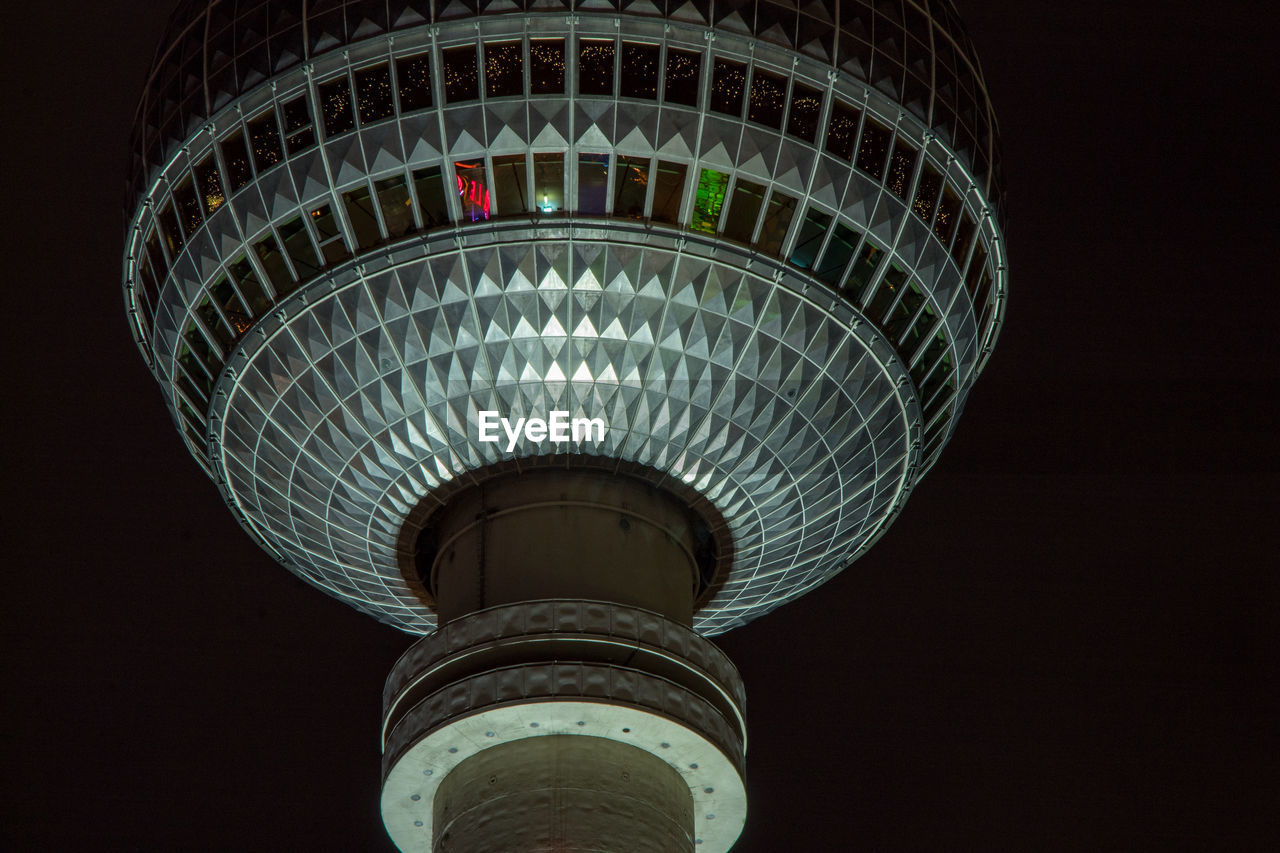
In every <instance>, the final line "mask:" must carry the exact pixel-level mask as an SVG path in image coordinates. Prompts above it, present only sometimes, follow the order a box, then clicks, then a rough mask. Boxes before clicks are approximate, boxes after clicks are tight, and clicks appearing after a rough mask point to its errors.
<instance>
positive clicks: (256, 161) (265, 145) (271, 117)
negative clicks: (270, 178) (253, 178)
mask: <svg viewBox="0 0 1280 853" xmlns="http://www.w3.org/2000/svg"><path fill="white" fill-rule="evenodd" d="M249 143H250V147H251V148H252V149H253V167H254V168H255V169H257V170H258V174H262V173H263V172H265V171H266V170H267V169H270V168H271V167H272V166H274V165H275V164H277V163H279V162H280V161H281V160H283V159H284V147H283V146H282V145H281V143H280V129H279V128H278V127H276V113H275V110H267V111H266V112H265V113H263V114H262V115H260V116H258V117H257V118H255V119H253V120H252V121H250V122H249Z"/></svg>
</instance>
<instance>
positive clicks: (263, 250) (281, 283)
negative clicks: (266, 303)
mask: <svg viewBox="0 0 1280 853" xmlns="http://www.w3.org/2000/svg"><path fill="white" fill-rule="evenodd" d="M253 251H254V254H256V255H257V256H258V260H259V261H261V262H262V269H263V270H265V271H266V273H267V280H268V281H270V282H271V289H272V290H274V291H275V292H276V296H277V297H280V296H285V295H286V294H289V293H292V292H293V289H294V287H295V283H294V280H293V275H292V274H291V273H290V272H289V266H288V265H287V264H286V263H285V262H284V255H282V254H280V244H279V243H277V242H276V237H275V235H274V234H271V233H268V234H267V236H266V237H263V238H262V239H261V240H259V241H258V242H257V243H255V244H254V246H253Z"/></svg>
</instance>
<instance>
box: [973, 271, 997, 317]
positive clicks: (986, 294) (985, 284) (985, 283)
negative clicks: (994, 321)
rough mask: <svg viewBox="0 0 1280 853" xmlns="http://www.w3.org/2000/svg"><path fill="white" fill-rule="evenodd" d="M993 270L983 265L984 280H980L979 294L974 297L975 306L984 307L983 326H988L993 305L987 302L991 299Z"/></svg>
mask: <svg viewBox="0 0 1280 853" xmlns="http://www.w3.org/2000/svg"><path fill="white" fill-rule="evenodd" d="M992 281H993V279H992V277H991V269H990V268H989V267H988V266H987V265H986V264H983V265H982V278H980V279H979V280H978V294H977V296H975V297H974V300H973V304H974V306H975V307H977V306H981V307H982V315H983V320H982V326H984V327H985V326H986V324H987V323H986V320H987V315H989V314H990V313H991V303H990V302H988V301H987V300H988V299H990V297H991V282H992Z"/></svg>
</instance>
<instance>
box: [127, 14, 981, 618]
mask: <svg viewBox="0 0 1280 853" xmlns="http://www.w3.org/2000/svg"><path fill="white" fill-rule="evenodd" d="M949 5H950V4H938V3H933V4H931V5H924V4H914V3H911V2H908V3H905V4H899V3H889V4H875V7H876V8H875V11H873V10H872V9H871V8H870V4H861V3H847V4H846V3H841V4H838V8H832V7H831V5H830V4H813V5H812V6H805V7H800V6H793V5H788V4H773V3H765V2H761V3H758V4H752V3H745V4H744V3H736V4H725V3H720V2H717V3H716V4H714V5H713V4H711V3H709V2H708V3H706V4H703V6H705V9H703V7H702V6H700V5H698V4H686V5H684V6H681V7H680V9H678V10H676V9H673V10H669V12H670V14H669V15H666V16H665V17H664V12H663V10H662V9H660V8H659V7H657V6H652V5H651V4H647V3H637V4H632V5H631V6H628V7H627V8H625V9H617V8H614V7H613V6H611V5H610V4H605V3H601V4H598V8H595V7H590V8H589V4H579V5H578V7H577V8H576V9H574V10H572V12H573V14H571V15H566V11H568V10H566V9H565V8H564V7H562V6H561V5H560V4H543V3H534V4H529V9H528V10H526V11H525V12H521V11H520V9H519V8H517V7H518V6H519V4H515V3H509V4H504V5H503V6H502V9H501V10H499V8H498V5H497V4H492V5H490V6H487V7H486V8H485V9H477V8H474V7H466V6H464V5H463V4H443V3H440V4H436V5H435V6H428V7H425V8H423V9H416V10H415V9H414V8H413V4H390V5H387V4H384V3H375V4H369V3H348V4H342V3H331V4H325V6H324V8H325V10H326V11H323V12H322V11H318V10H319V9H320V6H321V4H309V5H307V4H304V8H303V11H302V14H301V15H299V16H296V18H291V17H290V16H289V15H290V13H289V12H288V10H282V9H280V8H277V6H276V5H275V4H231V3H213V4H209V5H208V6H207V7H206V6H205V5H204V4H200V5H199V7H198V8H196V7H192V8H187V7H185V6H184V7H182V8H180V9H179V12H178V13H177V14H176V15H175V18H174V21H175V24H174V27H173V29H172V37H171V38H168V39H167V40H166V44H167V45H168V47H167V48H163V49H162V51H161V54H160V56H159V57H158V60H157V64H156V70H155V71H154V72H153V74H152V82H151V86H150V88H149V90H148V91H149V94H148V96H147V97H146V98H145V99H144V102H143V105H142V107H141V109H140V124H139V138H138V144H137V150H138V160H137V162H136V164H135V165H136V168H135V176H134V188H135V189H134V192H135V195H134V198H135V199H136V201H137V203H136V205H135V212H134V215H133V218H132V222H131V236H130V253H129V257H128V259H127V261H126V267H125V285H126V298H127V301H128V305H129V307H130V310H131V312H132V313H133V316H134V318H135V331H136V333H137V336H138V340H139V346H140V348H141V349H142V351H143V353H144V355H145V356H146V357H147V359H148V361H149V363H150V364H151V366H152V369H153V370H154V372H155V374H156V376H157V379H159V380H160V382H161V384H162V385H163V386H164V388H165V389H166V394H167V398H168V400H169V402H170V405H171V409H172V412H173V415H174V418H175V421H176V423H177V424H178V426H179V428H180V429H182V430H183V432H184V434H185V436H186V439H187V442H188V444H189V446H190V448H191V449H192V452H193V454H194V455H195V456H196V458H197V459H198V460H199V461H200V462H201V464H202V465H203V466H204V467H205V468H206V470H207V471H208V472H209V473H210V475H211V476H212V477H213V478H214V479H215V480H216V481H217V482H218V484H219V487H220V488H221V489H222V491H223V494H224V497H225V498H226V500H227V502H228V504H229V506H230V507H231V508H232V509H233V511H234V512H235V513H236V514H237V517H238V518H239V519H240V521H241V523H242V524H243V525H244V526H245V527H246V528H247V529H248V530H249V531H250V532H251V533H252V534H253V535H254V536H255V537H256V538H257V539H258V540H259V541H260V542H261V543H262V544H263V545H264V547H266V548H267V550H269V551H270V552H271V553H272V554H274V555H275V556H276V557H277V558H278V559H280V560H281V561H282V562H283V563H284V564H285V565H287V566H288V567H289V568H290V569H291V570H293V571H295V572H296V573H297V574H299V575H300V576H301V577H303V578H305V579H306V580H308V581H309V582H311V583H313V584H315V585H317V586H319V587H321V588H324V589H325V590H326V591H328V592H330V593H331V594H333V595H336V596H338V597H340V598H342V599H344V600H346V601H348V602H350V603H352V604H353V605H354V606H356V607H357V608H359V609H361V610H363V611H365V612H368V613H371V614H372V615H375V616H376V617H378V618H380V619H383V620H384V621H388V622H390V623H391V624H394V625H397V626H398V627H401V628H403V629H405V630H408V631H412V632H418V633H421V632H427V631H429V630H431V629H432V628H433V627H434V625H435V621H434V617H433V615H432V613H431V612H430V611H429V609H427V608H426V607H425V606H424V605H423V603H422V602H421V601H420V600H418V598H417V597H415V595H414V594H413V593H412V591H411V590H410V589H409V587H408V586H407V585H406V584H405V582H404V579H403V578H402V577H401V575H400V571H399V568H398V562H397V561H398V558H399V555H398V554H397V551H396V548H397V539H398V536H399V534H400V532H401V528H402V526H403V525H404V522H405V519H406V517H407V516H408V515H409V513H410V512H411V511H412V509H413V508H414V507H415V506H416V505H418V504H419V503H420V502H421V501H423V500H429V499H430V496H431V495H432V494H433V492H434V491H435V490H437V489H439V488H440V487H441V486H442V485H443V484H445V483H447V482H450V481H452V480H455V479H456V478H459V477H465V476H467V472H469V471H472V470H475V469H478V468H482V467H485V466H489V465H493V464H496V463H501V462H504V461H507V460H512V459H516V460H518V459H522V458H529V457H533V456H538V455H540V453H539V451H538V449H537V448H534V447H529V446H525V445H522V446H519V447H517V448H516V449H515V450H514V451H512V452H510V453H508V452H506V451H504V450H503V449H502V448H501V447H499V446H497V445H491V444H484V443H481V442H478V441H477V430H476V417H477V413H478V411H480V410H482V409H495V410H500V411H502V412H504V413H505V414H511V415H512V416H513V417H514V416H520V415H529V414H544V413H545V412H547V411H550V410H552V409H563V410H567V411H570V412H572V413H573V414H575V415H580V416H585V417H596V416H602V417H604V418H605V419H606V420H607V421H608V425H609V430H608V434H607V436H606V440H605V441H604V442H603V443H602V444H600V445H597V446H592V447H590V448H583V449H582V452H586V453H590V454H592V455H595V456H599V457H603V458H611V459H618V460H623V461H626V462H629V463H636V464H638V465H643V466H646V467H647V468H648V469H651V470H653V471H655V472H657V476H658V477H659V478H670V479H671V480H673V481H677V482H679V483H681V484H683V485H685V486H688V487H690V488H692V489H694V490H696V491H698V492H699V493H700V494H702V495H703V496H704V497H705V498H706V499H707V500H709V501H711V502H712V503H713V504H714V505H715V507H716V509H717V510H718V511H719V513H720V514H721V515H722V516H723V518H724V520H725V523H726V525H727V526H728V532H729V534H730V536H731V537H732V540H733V543H734V563H733V567H732V571H731V573H730V575H729V578H728V579H727V581H726V582H725V583H724V584H723V585H722V586H721V587H720V588H719V589H718V590H717V592H716V594H715V596H714V598H713V599H712V600H711V601H710V602H708V603H707V604H706V605H705V606H704V607H703V608H702V609H701V610H700V611H699V612H698V614H697V616H696V620H695V626H696V627H697V628H698V629H699V630H700V631H703V632H706V633H716V632H719V631H723V630H727V629H729V628H731V627H734V626H735V625H739V624H742V623H744V622H746V621H749V620H750V619H752V618H755V617H756V616H759V615H761V614H762V613H765V612H767V611H768V610H769V609H772V608H773V607H776V606H777V605H779V604H780V603H782V602H784V601H786V600H789V599H791V598H794V597H795V596H798V595H800V594H802V593H803V592H805V591H807V590H808V589H811V588H813V587H814V586H816V585H818V584H820V583H822V582H823V581H824V580H826V579H828V578H830V577H831V576H832V575H834V574H835V573H836V572H838V571H840V570H841V569H842V568H844V567H845V566H847V565H848V564H849V562H850V561H851V560H852V559H854V558H856V556H857V555H858V554H860V553H861V552H862V551H863V550H865V549H866V548H867V547H869V545H870V544H871V543H872V542H873V541H874V540H875V538H876V537H877V536H878V535H879V534H880V533H881V532H883V530H884V529H885V527H886V526H887V524H888V523H889V522H890V521H891V520H892V518H893V517H894V515H895V514H896V513H897V511H898V510H899V509H900V508H901V506H902V503H903V501H904V500H905V499H906V497H907V495H908V494H909V492H910V489H911V487H912V486H913V485H914V483H915V482H916V481H917V480H918V478H919V476H920V475H921V474H922V473H923V471H924V470H926V469H927V468H928V467H929V465H931V464H932V463H933V461H934V460H936V458H937V454H938V453H939V452H940V450H941V447H942V446H943V445H944V444H945V442H946V439H947V438H948V437H949V435H950V433H951V431H952V429H953V425H954V420H955V418H956V417H957V416H958V414H959V412H960V411H961V409H962V408H963V403H964V398H965V395H966V394H967V392H968V389H969V388H970V387H971V385H972V382H973V381H974V379H975V378H976V375H977V373H978V371H979V370H980V369H981V366H982V364H983V362H984V361H985V358H986V356H987V354H989V352H990V348H991V346H992V344H993V342H994V338H995V335H996V333H997V331H998V326H999V321H1000V317H1001V314H1002V311H1003V302H1004V294H1005V292H1006V276H1005V269H1004V267H1005V264H1004V249H1003V243H1002V240H1001V236H1000V234H1001V231H1000V224H999V223H1000V218H999V216H998V215H997V210H998V207H999V183H998V178H997V176H998V162H997V161H996V158H995V145H996V142H995V133H994V120H993V119H992V118H991V116H990V110H989V106H988V104H987V100H986V95H985V91H984V90H983V89H982V86H981V79H980V75H978V73H977V66H976V62H975V61H974V60H973V59H972V52H971V51H970V50H969V48H968V43H967V40H965V39H964V37H963V34H962V32H961V31H960V29H959V27H958V25H957V24H956V23H955V21H954V17H953V15H952V13H951V12H950V10H949ZM242 7H243V8H242ZM393 7H395V8H393ZM894 9H896V10H897V11H896V12H893V11H892V10H894ZM379 10H380V11H379ZM689 10H692V11H689ZM700 10H701V11H700ZM824 10H825V11H824ZM499 11H501V12H503V13H502V14H497V12H499ZM313 13H314V14H313ZM823 15H826V16H827V18H828V20H826V22H825V24H823V26H821V27H819V26H818V25H817V24H818V23H821V22H822V21H823ZM771 16H772V17H771ZM255 22H256V23H255ZM335 22H336V23H335ZM860 33H861V34H862V35H860ZM864 36H865V37H864ZM255 38H256V39H257V41H254V39H255ZM555 44H560V45H561V48H560V49H561V53H560V56H561V58H562V63H563V68H562V74H563V79H562V83H561V91H560V92H558V93H557V92H550V93H546V92H537V91H535V84H536V80H535V68H536V64H537V61H538V51H539V50H542V49H543V48H544V47H545V46H546V45H552V46H553V47H554V45H555ZM604 45H608V46H609V47H608V51H609V52H608V54H607V55H608V57H609V59H608V62H609V66H608V67H609V68H610V74H611V75H612V76H610V78H609V83H608V88H607V91H606V90H601V88H600V87H599V86H597V85H596V82H595V78H592V77H590V76H589V75H590V73H594V72H593V71H592V68H594V66H589V63H591V62H596V61H597V58H596V55H591V54H589V53H588V52H586V51H588V50H591V51H601V50H604V49H605V48H603V47H601V46H604ZM468 51H470V54H469V55H470V56H471V57H472V59H471V60H470V61H471V63H472V64H471V68H470V71H468V68H467V65H466V62H464V61H461V60H459V59H458V57H459V56H463V57H466V56H467V55H468V53H467V52H468ZM504 51H505V52H504ZM599 55H603V54H599ZM503 56H506V57H518V60H516V59H506V60H502V61H501V62H506V63H508V64H507V65H502V64H501V62H499V60H498V59H496V58H497V57H503ZM648 56H652V57H653V58H654V59H653V62H654V63H656V64H655V65H653V67H654V68H656V69H658V70H657V72H656V77H655V80H656V81H658V82H655V83H654V88H653V94H652V96H647V95H645V94H644V93H643V91H642V93H641V94H640V95H635V94H632V95H630V96H629V95H627V94H625V93H626V92H627V91H628V87H629V86H631V85H632V83H629V82H627V81H628V80H633V79H635V78H636V77H637V75H639V76H640V77H643V74H644V72H645V68H646V67H647V66H645V65H644V63H645V62H646V61H648V60H646V59H645V57H648ZM197 57H198V58H199V61H198V62H197ZM673 57H675V58H679V57H695V58H696V62H697V63H699V64H698V66H697V67H698V69H699V72H698V73H696V74H695V80H696V88H695V92H696V94H695V95H694V97H693V98H692V103H687V102H681V100H680V99H679V98H677V97H676V88H675V85H674V83H673V80H674V78H673V77H672V76H671V75H672V72H671V70H670V69H671V68H672V67H673V66H672V62H673V61H674V60H673ZM922 57H923V59H922ZM517 61H518V65H519V68H520V74H521V77H520V80H521V83H520V91H518V92H513V91H512V90H508V89H504V88H502V87H500V86H496V85H494V84H493V81H494V80H497V79H499V77H500V76H501V75H502V74H507V75H508V76H509V74H510V69H511V68H514V67H516V66H515V64H512V63H516V62H517ZM681 61H685V60H681ZM689 61H694V60H689ZM629 62H630V63H632V64H631V65H628V63H629ZM920 62H924V65H920ZM895 63H896V64H895ZM197 69H200V70H199V73H196V71H197ZM895 69H896V70H895ZM468 74H470V75H471V77H470V78H468ZM415 75H416V76H415ZM948 75H950V76H948ZM925 78H927V79H928V80H929V83H928V86H927V87H926V88H925V89H921V88H920V87H921V85H922V84H923V80H924V79H925ZM469 80H471V82H468V81H469ZM384 81H385V83H384ZM423 81H425V82H423ZM504 85H505V84H504ZM415 86H416V87H417V88H415ZM468 86H473V87H474V96H472V93H471V91H470V90H468ZM422 92H426V93H427V95H426V97H425V101H426V102H425V103H424V98H423V95H422ZM735 92H736V94H737V98H738V101H737V102H736V103H737V106H736V108H735V107H734V103H735V102H734V101H733V97H732V96H733V95H734V93H735ZM802 105H811V106H812V115H806V116H802V109H808V108H809V107H802ZM735 109H736V113H735V112H734V110H735ZM811 126H812V129H810V128H811ZM540 158H541V159H540ZM548 158H550V159H548ZM557 158H558V160H557ZM554 162H559V163H560V168H561V172H560V173H559V174H560V175H561V177H560V178H559V184H558V186H559V188H560V191H561V192H562V194H563V199H564V200H563V202H562V203H561V204H560V206H558V207H557V208H556V209H555V210H554V211H553V212H551V215H544V211H543V210H542V209H541V208H540V206H539V205H540V202H539V200H538V198H537V197H536V196H537V195H538V193H535V190H536V188H537V187H538V186H539V184H538V181H540V180H545V177H540V175H543V174H544V172H540V171H539V170H540V169H543V170H544V171H545V169H546V167H547V164H548V163H551V164H552V165H554ZM601 164H602V165H601ZM552 174H556V173H555V172H554V169H553V170H552ZM477 175H478V176H479V177H478V178H477V177H475V176H477ZM507 175H514V176H515V177H514V178H510V179H508V178H507V177H505V176H507ZM600 175H603V176H604V177H603V178H600V177H599V176H600ZM637 175H642V176H643V180H642V181H639V180H636V176H637ZM520 176H523V178H524V179H525V180H526V181H527V183H525V184H522V183H520V180H521V177H520ZM508 180H511V181H515V183H514V184H509V185H508V184H504V181H508ZM464 181H467V182H470V185H471V186H477V185H478V186H481V187H483V189H484V191H485V193H491V194H492V198H493V202H492V206H490V204H489V202H488V200H487V198H488V196H487V195H486V201H485V203H484V208H483V211H482V212H483V216H477V214H476V211H475V209H474V208H469V207H468V204H469V202H468V199H467V198H466V197H465V193H466V192H467V191H468V190H467V185H466V184H464ZM593 181H602V183H601V184H600V185H601V187H602V195H601V196H600V201H599V203H598V205H597V201H596V198H595V196H594V195H591V193H592V192H594V190H593V187H594V186H595V184H594V183H593ZM628 181H630V182H631V183H632V184H633V186H631V190H630V191H633V196H634V198H636V199H638V201H636V202H634V203H632V204H631V205H630V206H626V205H624V204H623V201H622V200H623V198H624V193H625V192H628V191H629V190H628V184H627V182H628ZM664 182H665V183H664ZM455 186H456V187H459V188H462V189H463V193H464V196H463V197H460V196H459V195H458V194H457V193H455V192H445V188H446V187H449V188H453V187H455ZM504 186H505V187H506V190H505V191H504ZM511 186H515V187H516V188H517V189H516V190H515V191H512V190H511V189H510V187H511ZM636 187H641V189H636ZM664 187H665V188H666V189H664ZM664 193H665V194H664ZM673 198H674V201H672V199H673ZM753 199H756V201H753ZM521 204H523V207H517V206H518V205H521ZM753 205H754V207H753ZM548 206H550V205H549V204H548ZM744 211H745V212H744Z"/></svg>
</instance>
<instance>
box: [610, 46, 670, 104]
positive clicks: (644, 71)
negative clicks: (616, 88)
mask: <svg viewBox="0 0 1280 853" xmlns="http://www.w3.org/2000/svg"><path fill="white" fill-rule="evenodd" d="M660 50H661V49H660V48H659V47H658V45H656V44H636V43H633V42H623V43H622V74H621V77H620V79H621V92H620V93H619V94H620V95H621V96H622V97H624V98H644V99H645V100H649V101H653V100H657V98H658V54H659V52H660Z"/></svg>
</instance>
